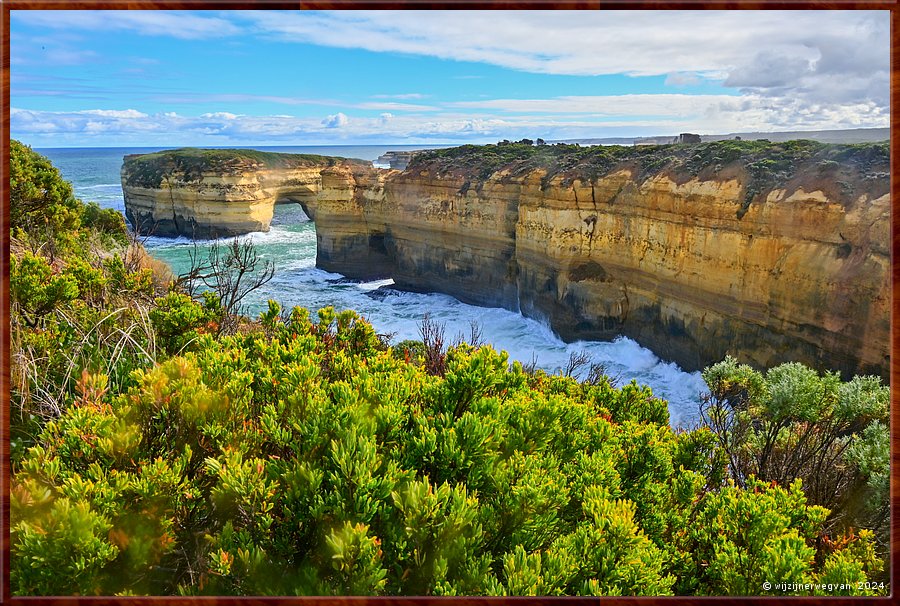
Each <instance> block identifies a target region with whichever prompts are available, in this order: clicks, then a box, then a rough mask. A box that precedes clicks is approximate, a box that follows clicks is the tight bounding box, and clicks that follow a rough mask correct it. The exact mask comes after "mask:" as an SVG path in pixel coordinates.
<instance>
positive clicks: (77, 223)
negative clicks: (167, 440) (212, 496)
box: [9, 141, 156, 463]
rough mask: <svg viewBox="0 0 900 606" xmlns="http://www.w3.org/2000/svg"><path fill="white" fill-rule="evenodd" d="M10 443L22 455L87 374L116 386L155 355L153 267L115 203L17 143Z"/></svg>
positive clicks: (13, 147) (13, 173) (13, 165)
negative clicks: (130, 258) (78, 188)
mask: <svg viewBox="0 0 900 606" xmlns="http://www.w3.org/2000/svg"><path fill="white" fill-rule="evenodd" d="M10 149H11V152H10V169H11V170H10V190H11V196H10V217H11V236H12V237H11V245H10V252H11V255H10V282H9V286H10V299H11V301H10V302H11V305H10V353H11V364H10V371H11V373H10V374H11V379H12V385H11V390H10V404H11V413H12V414H11V415H10V444H11V447H12V448H11V452H12V455H13V457H12V458H13V461H14V463H15V462H17V461H18V460H19V459H20V458H21V455H22V454H23V453H24V449H25V448H26V447H27V446H28V445H30V444H33V443H34V440H35V439H36V437H37V435H38V434H39V433H40V432H41V429H42V427H43V425H44V424H45V423H46V422H47V421H48V420H50V419H54V418H57V417H58V416H59V415H60V414H61V413H62V411H63V410H65V409H66V407H67V406H69V405H70V403H71V402H72V400H73V398H74V397H75V394H76V383H77V381H78V380H79V378H80V377H81V376H82V374H83V372H85V371H88V372H90V373H94V372H102V373H105V374H106V375H107V376H108V379H109V383H110V386H111V388H113V389H115V390H118V389H121V388H123V387H124V386H126V385H128V384H129V376H130V373H131V371H132V370H134V369H136V368H139V367H143V366H144V365H146V364H148V363H150V362H152V361H153V359H155V355H156V353H155V340H154V334H153V329H152V327H150V325H149V324H150V323H149V318H148V306H149V302H150V301H152V295H153V292H154V290H155V285H154V282H153V273H152V271H151V270H149V269H146V268H141V267H139V266H138V264H135V265H134V266H129V265H126V263H125V262H124V260H123V255H131V254H132V253H136V254H142V249H141V248H140V246H139V245H137V244H134V243H130V244H129V242H128V238H127V232H126V231H125V224H124V220H123V219H122V216H121V214H119V213H118V212H116V211H113V210H103V209H100V208H99V206H97V205H95V204H84V203H82V202H81V201H80V200H78V199H77V198H75V197H74V195H73V192H72V187H71V185H70V184H69V183H67V182H66V181H65V180H64V179H62V177H61V176H60V174H59V172H58V170H57V169H56V168H54V167H53V165H52V164H51V163H50V161H49V160H47V158H45V157H43V156H41V155H40V154H38V153H36V152H34V151H33V150H31V149H30V148H29V147H27V146H25V145H22V144H21V143H19V142H18V141H11V143H10Z"/></svg>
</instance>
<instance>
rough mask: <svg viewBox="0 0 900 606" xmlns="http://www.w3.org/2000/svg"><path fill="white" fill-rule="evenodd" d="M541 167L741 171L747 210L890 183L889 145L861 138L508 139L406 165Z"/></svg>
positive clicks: (576, 172) (569, 175)
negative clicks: (792, 195)
mask: <svg viewBox="0 0 900 606" xmlns="http://www.w3.org/2000/svg"><path fill="white" fill-rule="evenodd" d="M536 169H541V170H544V171H546V176H545V177H544V179H543V184H544V185H547V184H549V183H550V181H551V180H552V179H553V178H554V177H558V178H560V180H561V181H562V183H563V184H568V183H571V182H572V181H574V180H576V179H580V180H582V181H595V180H596V179H598V178H600V177H603V176H604V175H607V174H609V173H611V172H614V171H616V170H621V169H629V170H631V171H632V173H633V174H634V175H635V179H636V180H637V181H639V182H640V181H643V180H645V179H647V178H649V177H652V176H656V175H666V176H668V177H670V178H672V179H673V180H675V181H676V182H683V181H686V180H688V179H691V178H695V177H696V178H699V179H703V180H706V179H720V178H722V175H723V174H729V175H731V176H738V177H739V178H741V179H742V180H743V182H744V186H745V209H746V206H748V205H749V204H750V203H751V202H752V201H753V200H754V199H756V198H757V196H759V195H764V194H766V193H768V192H769V191H771V190H773V189H776V188H780V187H790V186H791V185H794V186H797V187H799V186H802V185H803V184H806V183H808V182H809V181H810V180H812V179H821V178H822V177H828V178H829V180H830V181H833V182H836V183H837V184H838V186H839V187H840V188H842V190H844V191H842V192H841V193H843V194H844V197H847V196H848V195H852V194H853V193H854V191H855V190H856V189H859V188H860V187H861V186H862V185H863V183H865V186H866V187H867V188H869V189H871V188H872V187H873V184H874V189H875V190H876V195H881V194H882V193H887V191H888V188H889V185H890V184H889V178H888V175H889V171H890V155H889V145H888V143H887V142H883V143H861V144H854V145H837V144H826V143H818V142H816V141H805V140H800V141H786V142H782V143H772V142H770V141H767V140H757V141H740V140H729V141H717V142H712V143H703V144H698V145H683V144H673V145H638V146H628V147H626V146H621V145H609V146H601V145H595V146H588V147H581V146H579V145H571V144H562V143H558V144H555V145H532V144H531V143H530V142H527V141H526V142H524V143H523V142H516V143H510V142H502V143H498V144H496V145H463V146H460V147H453V148H448V149H435V150H427V151H422V152H417V153H416V154H415V155H414V156H413V158H412V160H411V162H410V164H409V166H408V168H407V171H410V172H414V171H429V172H432V173H434V174H437V175H442V176H448V175H449V176H455V177H459V178H463V179H466V180H467V181H471V182H472V185H474V182H478V181H485V180H487V179H489V178H491V175H493V174H494V173H496V172H499V171H504V172H505V173H508V174H509V175H512V176H517V175H522V174H525V173H527V172H529V171H532V170H536Z"/></svg>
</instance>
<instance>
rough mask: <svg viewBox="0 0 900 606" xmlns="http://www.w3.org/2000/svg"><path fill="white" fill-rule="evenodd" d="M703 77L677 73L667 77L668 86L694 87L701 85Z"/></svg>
mask: <svg viewBox="0 0 900 606" xmlns="http://www.w3.org/2000/svg"><path fill="white" fill-rule="evenodd" d="M700 82H701V77H700V75H698V74H692V73H685V72H676V73H672V74H669V75H667V76H666V82H665V84H666V86H693V85H695V84H700Z"/></svg>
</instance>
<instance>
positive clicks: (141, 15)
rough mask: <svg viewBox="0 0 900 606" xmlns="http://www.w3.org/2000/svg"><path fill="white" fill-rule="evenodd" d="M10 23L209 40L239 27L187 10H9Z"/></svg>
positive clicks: (226, 20)
mask: <svg viewBox="0 0 900 606" xmlns="http://www.w3.org/2000/svg"><path fill="white" fill-rule="evenodd" d="M10 19H11V21H12V22H13V23H15V22H21V23H26V24H28V25H33V26H38V27H42V28H48V29H62V30H66V31H71V30H77V29H84V30H89V31H129V32H134V33H137V34H141V35H144V36H170V37H174V38H182V39H208V38H222V37H226V36H233V35H237V34H239V33H241V28H240V27H239V26H238V25H236V24H234V23H232V22H231V21H230V20H228V19H226V18H222V17H218V16H207V15H206V14H205V13H204V14H198V13H194V12H186V11H152V10H146V11H145V10H135V11H115V10H112V11H30V10H29V11H16V10H14V11H10Z"/></svg>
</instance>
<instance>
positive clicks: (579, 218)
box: [301, 141, 891, 377]
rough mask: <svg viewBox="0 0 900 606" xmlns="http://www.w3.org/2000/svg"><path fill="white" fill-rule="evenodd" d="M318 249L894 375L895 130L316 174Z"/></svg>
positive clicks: (454, 157) (365, 274)
mask: <svg viewBox="0 0 900 606" xmlns="http://www.w3.org/2000/svg"><path fill="white" fill-rule="evenodd" d="M320 176H321V181H320V182H319V190H318V193H317V195H316V196H314V197H312V196H310V197H307V199H305V200H301V201H302V202H303V203H304V205H305V207H306V208H307V209H308V212H309V213H310V214H312V215H314V217H315V221H316V229H317V239H318V258H317V265H318V266H320V267H322V268H324V269H327V270H330V271H337V272H341V273H343V274H345V275H347V276H349V277H352V278H360V279H369V278H375V277H392V278H393V279H394V281H395V283H396V285H397V287H399V288H404V289H409V290H416V291H438V292H444V293H448V294H451V295H453V296H455V297H457V298H459V299H461V300H463V301H466V302H470V303H475V304H479V305H491V306H502V307H506V308H508V309H511V310H516V311H520V312H521V313H523V314H524V315H526V316H529V317H535V318H540V319H542V320H545V321H547V322H548V323H549V324H550V326H551V327H552V328H553V329H554V330H555V331H556V332H557V333H558V334H560V335H561V336H562V337H563V338H564V339H566V340H576V339H607V338H612V337H615V336H617V335H626V336H629V337H632V338H634V339H635V340H637V341H638V342H640V343H642V344H643V345H645V346H647V347H649V348H651V349H652V350H653V351H655V352H656V353H657V354H658V355H660V356H661V357H663V358H664V359H669V360H673V361H675V362H677V363H678V364H679V365H680V366H682V367H683V368H685V369H688V370H693V369H698V368H702V367H703V366H705V365H707V364H710V363H712V362H715V361H718V360H720V359H721V358H722V357H724V356H725V355H726V354H728V353H730V354H732V355H735V356H736V357H737V358H739V359H740V360H741V361H744V362H749V363H752V364H755V365H757V366H760V367H769V366H772V365H775V364H778V363H780V362H784V361H800V362H805V363H807V364H810V365H812V366H815V367H817V368H820V369H826V368H827V369H837V370H840V371H842V372H843V373H844V374H852V373H861V372H866V373H875V374H879V375H881V376H883V377H887V374H888V356H889V352H890V343H889V340H890V295H891V273H890V248H889V242H890V195H889V179H888V154H887V145H886V144H885V145H881V144H874V145H861V146H835V145H823V144H816V143H813V142H789V143H784V144H770V143H768V142H733V141H726V142H721V143H713V144H704V145H699V146H658V147H650V148H622V147H619V148H612V147H608V148H599V147H598V148H577V147H575V146H543V148H540V147H528V148H526V147H525V146H518V145H510V146H502V145H501V146H484V147H472V146H467V147H463V148H455V149H450V150H435V151H431V152H424V153H423V154H421V155H418V156H417V157H416V158H415V159H414V161H413V162H412V163H411V165H410V166H409V167H408V168H407V169H406V170H405V171H403V172H397V171H378V170H375V169H362V168H354V167H352V166H349V165H340V164H335V165H333V166H330V167H328V168H327V169H325V170H322V171H321V172H320Z"/></svg>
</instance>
